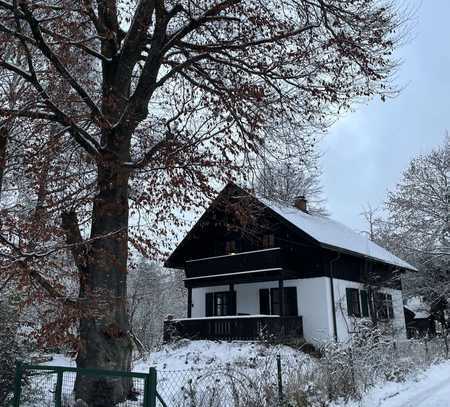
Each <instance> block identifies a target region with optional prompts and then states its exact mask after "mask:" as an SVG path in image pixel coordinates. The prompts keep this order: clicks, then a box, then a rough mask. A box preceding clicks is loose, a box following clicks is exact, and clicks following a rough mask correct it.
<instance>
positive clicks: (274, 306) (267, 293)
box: [259, 287, 298, 316]
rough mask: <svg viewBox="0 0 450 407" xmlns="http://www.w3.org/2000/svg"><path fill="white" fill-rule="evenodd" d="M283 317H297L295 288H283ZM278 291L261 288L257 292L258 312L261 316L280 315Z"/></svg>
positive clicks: (277, 289) (276, 289)
mask: <svg viewBox="0 0 450 407" xmlns="http://www.w3.org/2000/svg"><path fill="white" fill-rule="evenodd" d="M283 294H284V315H285V316H297V315H298V306H297V288H296V287H284V289H283ZM280 304H281V302H280V289H279V288H271V289H270V290H269V289H268V288H263V289H261V290H259V312H260V313H261V314H262V315H281V306H280Z"/></svg>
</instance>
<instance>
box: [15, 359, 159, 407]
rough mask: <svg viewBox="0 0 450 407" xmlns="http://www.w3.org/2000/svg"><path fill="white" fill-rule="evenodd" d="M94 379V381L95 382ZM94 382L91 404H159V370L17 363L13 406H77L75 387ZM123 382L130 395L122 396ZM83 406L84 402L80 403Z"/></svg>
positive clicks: (100, 406)
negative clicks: (138, 371) (144, 370)
mask: <svg viewBox="0 0 450 407" xmlns="http://www.w3.org/2000/svg"><path fill="white" fill-rule="evenodd" d="M92 378H95V380H93V381H92ZM89 382H92V383H93V385H91V387H90V389H89V398H90V404H91V405H92V406H96V407H107V406H110V405H111V399H116V400H118V401H117V402H114V403H113V404H114V405H116V406H117V407H138V406H139V407H141V406H142V407H154V406H155V405H156V371H155V370H154V369H152V368H151V369H150V372H149V373H148V374H145V373H133V372H119V371H108V370H99V369H76V368H70V367H61V366H41V365H39V366H33V365H22V364H21V363H18V365H17V368H16V379H15V391H14V399H13V402H12V405H13V406H14V407H19V406H25V407H47V406H48V407H53V406H55V407H72V406H74V405H76V400H75V398H76V396H75V392H74V389H75V384H76V383H77V384H78V386H79V387H80V388H83V387H85V386H86V385H87V384H88V383H89ZM124 383H125V384H126V387H127V388H130V389H131V390H130V392H129V393H128V394H127V395H126V397H125V398H124V397H120V395H119V394H118V389H120V388H122V387H123V385H124ZM79 405H80V407H81V406H82V407H84V404H83V403H79Z"/></svg>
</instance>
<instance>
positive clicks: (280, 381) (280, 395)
mask: <svg viewBox="0 0 450 407" xmlns="http://www.w3.org/2000/svg"><path fill="white" fill-rule="evenodd" d="M277 375H278V400H279V402H280V407H281V406H283V377H282V374H281V357H280V355H277Z"/></svg>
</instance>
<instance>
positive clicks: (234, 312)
mask: <svg viewBox="0 0 450 407" xmlns="http://www.w3.org/2000/svg"><path fill="white" fill-rule="evenodd" d="M229 291H230V301H232V303H231V315H237V301H236V293H235V292H234V284H233V283H230V285H229Z"/></svg>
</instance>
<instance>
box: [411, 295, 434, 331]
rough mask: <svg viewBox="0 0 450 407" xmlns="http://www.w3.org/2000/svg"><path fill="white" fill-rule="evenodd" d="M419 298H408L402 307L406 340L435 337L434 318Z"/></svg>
mask: <svg viewBox="0 0 450 407" xmlns="http://www.w3.org/2000/svg"><path fill="white" fill-rule="evenodd" d="M430 308H431V307H430V306H429V305H427V304H426V303H425V302H424V301H423V299H422V298H421V297H418V296H415V297H412V298H409V299H408V300H407V301H406V304H405V306H404V311H405V321H406V333H407V336H408V338H420V337H424V336H435V335H436V328H435V318H434V316H433V314H432V313H431V312H430Z"/></svg>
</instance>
